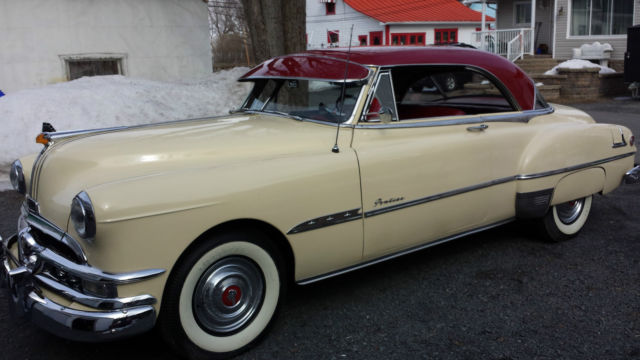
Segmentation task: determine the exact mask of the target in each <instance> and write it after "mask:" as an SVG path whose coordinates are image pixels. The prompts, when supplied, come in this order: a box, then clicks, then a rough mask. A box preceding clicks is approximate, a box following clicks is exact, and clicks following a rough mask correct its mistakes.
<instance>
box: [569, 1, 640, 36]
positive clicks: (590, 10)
mask: <svg viewBox="0 0 640 360" xmlns="http://www.w3.org/2000/svg"><path fill="white" fill-rule="evenodd" d="M636 3H637V1H635V0H633V14H635V13H636ZM572 6H573V0H567V39H578V40H579V39H594V40H598V39H626V38H627V34H618V35H613V34H611V35H571V20H572V19H571V14H572V8H571V7H572ZM592 11H593V7H589V18H591V13H592ZM634 25H637V23H636V22H635V15H633V16H632V19H631V26H634ZM589 31H591V28H589Z"/></svg>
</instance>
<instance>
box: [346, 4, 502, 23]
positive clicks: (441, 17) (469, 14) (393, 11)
mask: <svg viewBox="0 0 640 360" xmlns="http://www.w3.org/2000/svg"><path fill="white" fill-rule="evenodd" d="M345 3H347V4H348V5H349V6H351V7H352V8H354V9H355V10H356V11H359V12H361V13H363V14H365V15H367V16H369V17H372V18H374V19H376V20H378V21H380V22H383V23H406V22H443V21H454V22H461V21H469V22H480V21H482V13H480V12H478V11H475V10H471V9H469V8H468V7H466V6H464V5H463V4H462V3H460V2H458V1H457V0H412V1H398V0H345ZM486 19H487V21H495V19H494V18H492V17H490V16H487V17H486Z"/></svg>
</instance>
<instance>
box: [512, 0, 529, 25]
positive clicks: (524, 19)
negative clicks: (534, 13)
mask: <svg viewBox="0 0 640 360" xmlns="http://www.w3.org/2000/svg"><path fill="white" fill-rule="evenodd" d="M513 7H514V9H513V13H514V16H515V17H516V18H515V21H514V22H515V24H516V25H530V24H531V1H518V2H515V3H514V4H513Z"/></svg>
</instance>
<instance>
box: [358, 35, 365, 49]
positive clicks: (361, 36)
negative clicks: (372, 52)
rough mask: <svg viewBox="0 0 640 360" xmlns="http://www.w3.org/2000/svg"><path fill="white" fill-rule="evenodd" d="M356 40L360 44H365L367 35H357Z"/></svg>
mask: <svg viewBox="0 0 640 360" xmlns="http://www.w3.org/2000/svg"><path fill="white" fill-rule="evenodd" d="M358 42H359V43H360V46H367V35H360V36H358Z"/></svg>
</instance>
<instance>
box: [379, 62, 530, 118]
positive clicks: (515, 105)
mask: <svg viewBox="0 0 640 360" xmlns="http://www.w3.org/2000/svg"><path fill="white" fill-rule="evenodd" d="M417 66H422V67H441V66H442V67H446V66H451V67H458V68H463V69H467V70H471V71H475V72H477V73H480V74H482V75H484V76H485V77H487V78H488V79H489V80H491V81H492V83H493V84H494V85H496V86H497V87H498V89H499V90H500V92H502V95H503V96H505V98H506V99H507V101H508V102H509V104H510V105H511V106H512V107H513V108H514V110H513V111H521V110H522V107H520V103H518V102H517V101H516V99H515V97H514V96H513V94H512V93H511V91H509V89H508V88H507V87H506V86H504V84H503V83H502V81H500V80H499V79H498V77H497V76H495V75H494V74H493V73H491V72H490V71H487V70H485V69H483V68H480V67H477V66H473V65H468V64H450V63H449V64H447V63H437V64H435V63H434V64H404V65H402V64H396V65H384V66H380V71H383V70H386V69H393V68H397V67H417ZM533 88H534V92H535V84H534V85H533ZM505 94H506V95H505ZM534 100H535V95H534ZM533 109H535V102H534V103H533ZM400 121H402V120H400Z"/></svg>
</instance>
